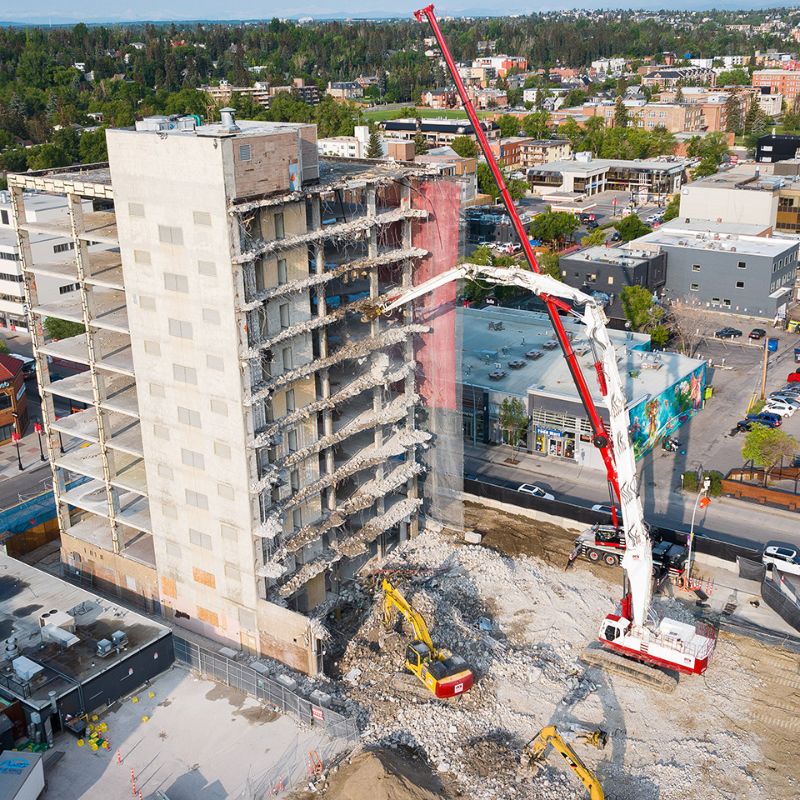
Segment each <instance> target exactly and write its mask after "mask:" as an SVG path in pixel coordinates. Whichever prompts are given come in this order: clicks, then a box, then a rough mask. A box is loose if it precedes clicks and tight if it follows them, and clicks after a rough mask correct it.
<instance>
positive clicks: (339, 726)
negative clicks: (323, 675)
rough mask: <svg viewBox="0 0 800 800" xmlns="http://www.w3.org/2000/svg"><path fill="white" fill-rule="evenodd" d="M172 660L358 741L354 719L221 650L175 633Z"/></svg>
mask: <svg viewBox="0 0 800 800" xmlns="http://www.w3.org/2000/svg"><path fill="white" fill-rule="evenodd" d="M173 638H174V643H175V661H177V662H178V663H180V664H184V665H186V666H187V667H189V669H191V670H193V671H195V672H198V673H199V674H200V675H203V676H205V677H208V678H211V679H212V680H215V681H218V682H220V683H224V684H225V685H226V686H230V687H232V688H234V689H238V690H239V691H241V692H244V693H245V694H248V695H250V696H251V697H255V698H256V699H258V700H260V701H262V702H264V703H269V704H270V705H271V706H274V707H275V708H277V709H279V710H280V711H281V712H283V713H285V714H289V715H290V716H292V717H294V718H295V719H296V720H298V721H299V722H302V723H304V724H305V725H310V726H312V727H315V728H322V729H323V730H324V731H325V732H326V733H327V734H328V735H329V736H331V737H333V738H336V739H344V740H346V741H349V742H355V741H357V740H358V729H357V728H356V724H355V721H354V720H352V719H351V718H349V717H345V716H344V715H342V714H339V713H338V712H336V711H333V710H331V709H330V708H324V707H323V706H320V705H315V704H314V703H312V702H311V701H310V700H307V699H306V698H305V697H301V696H300V695H299V694H297V693H296V692H294V691H292V690H291V689H288V688H286V687H285V686H283V685H282V684H280V683H278V682H277V681H275V680H273V679H272V678H269V677H267V676H266V675H262V674H261V673H259V672H257V671H256V670H255V669H253V667H251V666H250V665H248V664H240V663H239V662H238V661H234V660H233V659H231V658H227V657H226V656H224V655H222V654H221V653H214V652H212V651H211V650H207V649H205V648H204V647H200V646H199V645H197V644H195V643H194V642H190V641H187V640H186V639H182V638H180V637H179V636H174V637H173Z"/></svg>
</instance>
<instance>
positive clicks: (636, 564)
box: [372, 264, 653, 625]
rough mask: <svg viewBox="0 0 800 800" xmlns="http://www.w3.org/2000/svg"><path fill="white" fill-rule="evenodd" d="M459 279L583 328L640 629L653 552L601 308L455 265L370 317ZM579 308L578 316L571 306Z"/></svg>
mask: <svg viewBox="0 0 800 800" xmlns="http://www.w3.org/2000/svg"><path fill="white" fill-rule="evenodd" d="M461 279H465V280H474V281H476V280H481V281H485V282H486V283H490V284H495V285H497V286H518V287H520V288H522V289H527V290H529V291H531V292H533V293H534V294H536V295H537V296H538V297H541V298H542V299H547V300H548V301H549V302H550V303H551V304H554V305H556V306H557V307H558V308H559V309H561V310H562V311H565V312H567V313H569V314H571V315H573V316H575V317H576V318H577V319H578V320H579V321H580V322H582V323H583V325H584V326H585V327H584V330H585V333H586V335H587V337H588V339H589V344H590V346H591V348H592V353H593V365H594V371H595V374H596V377H597V383H598V390H599V392H600V395H601V396H602V397H603V401H604V403H605V406H606V408H607V410H608V419H609V428H610V432H611V438H612V440H613V444H614V447H613V453H614V461H615V464H614V466H615V471H616V474H617V476H618V479H619V487H620V510H621V512H622V524H623V529H624V531H625V538H626V543H627V545H626V550H625V555H624V556H623V559H622V566H623V569H624V570H625V574H626V575H627V577H628V583H629V584H630V590H631V596H632V607H633V608H632V611H633V622H634V624H635V625H644V624H645V622H646V621H647V613H648V611H649V608H650V600H651V593H652V573H653V554H652V550H651V546H650V535H649V533H648V530H647V526H646V525H645V522H644V509H643V508H642V501H641V499H640V498H639V488H638V479H637V475H636V460H635V457H634V453H633V447H632V445H631V441H630V436H629V433H628V411H627V409H626V404H625V391H624V388H623V383H622V378H621V377H620V374H619V368H618V367H617V353H616V349H615V348H614V345H613V343H612V341H611V339H610V337H609V335H608V330H607V329H606V322H607V319H606V315H605V313H604V312H603V309H602V308H601V307H600V306H599V305H598V304H597V302H596V301H595V300H594V299H593V298H592V297H590V296H589V295H587V294H585V293H584V292H581V291H580V290H579V289H575V288H573V287H571V286H567V284H565V283H562V282H561V281H559V280H556V279H555V278H551V277H550V276H549V275H542V274H541V273H537V272H532V271H531V270H528V269H521V268H520V267H487V266H481V265H479V264H461V265H460V266H458V267H455V268H454V269H451V270H448V271H447V272H443V273H442V274H440V275H437V276H436V277H434V278H431V279H430V280H427V281H425V282H423V283H421V284H419V285H417V286H414V287H413V288H411V289H408V290H407V291H405V292H402V293H399V294H398V295H395V296H394V297H392V298H390V299H389V300H388V301H387V302H386V303H385V304H384V305H383V306H376V307H375V308H374V309H373V311H372V313H374V314H388V313H390V312H391V311H393V310H394V309H396V308H400V306H403V305H405V304H406V303H410V302H412V301H413V300H415V299H417V298H419V297H422V296H423V295H425V294H427V293H428V292H432V291H433V290H434V289H438V288H439V287H440V286H444V285H445V284H446V283H449V282H451V281H456V280H461ZM581 306H582V307H583V311H582V312H581V311H578V310H577V308H576V307H581ZM565 339H566V347H567V348H568V350H569V353H570V354H571V355H573V356H574V355H575V354H574V352H573V350H572V343H571V341H570V337H569V336H565ZM576 363H577V361H576ZM578 368H579V369H580V367H578ZM387 583H388V582H387ZM401 597H402V596H401ZM387 598H388V595H387ZM387 602H389V601H388V599H387ZM406 605H407V604H406ZM404 613H405V612H404Z"/></svg>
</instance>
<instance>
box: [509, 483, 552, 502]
mask: <svg viewBox="0 0 800 800" xmlns="http://www.w3.org/2000/svg"><path fill="white" fill-rule="evenodd" d="M517 491H518V492H522V493H523V494H530V495H533V496H534V497H541V498H542V500H555V499H556V498H555V495H552V494H550V492H546V491H545V490H544V489H542V487H541V486H537V485H536V484H535V483H523V484H522V485H521V486H520V487H519V488H518V489H517Z"/></svg>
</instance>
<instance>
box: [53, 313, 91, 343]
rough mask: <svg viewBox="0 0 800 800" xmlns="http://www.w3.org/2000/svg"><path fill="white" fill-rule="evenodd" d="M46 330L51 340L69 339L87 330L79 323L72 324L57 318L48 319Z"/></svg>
mask: <svg viewBox="0 0 800 800" xmlns="http://www.w3.org/2000/svg"><path fill="white" fill-rule="evenodd" d="M44 329H45V330H46V331H47V335H48V336H49V337H50V338H51V339H69V338H70V336H77V335H78V334H79V333H83V332H84V330H85V329H84V327H83V325H81V324H80V323H79V322H70V321H69V320H66V319H58V318H57V317H47V319H45V321H44Z"/></svg>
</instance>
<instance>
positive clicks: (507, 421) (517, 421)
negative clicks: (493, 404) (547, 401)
mask: <svg viewBox="0 0 800 800" xmlns="http://www.w3.org/2000/svg"><path fill="white" fill-rule="evenodd" d="M499 420H500V428H501V430H502V431H503V433H504V434H505V440H506V443H507V444H510V445H515V446H516V445H518V444H520V443H521V442H522V441H523V440H524V439H525V435H526V434H527V432H528V426H529V424H530V421H529V420H528V412H527V410H526V409H525V406H524V404H523V402H522V400H520V399H519V398H518V397H511V398H509V397H506V398H504V399H503V402H502V403H500V414H499Z"/></svg>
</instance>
